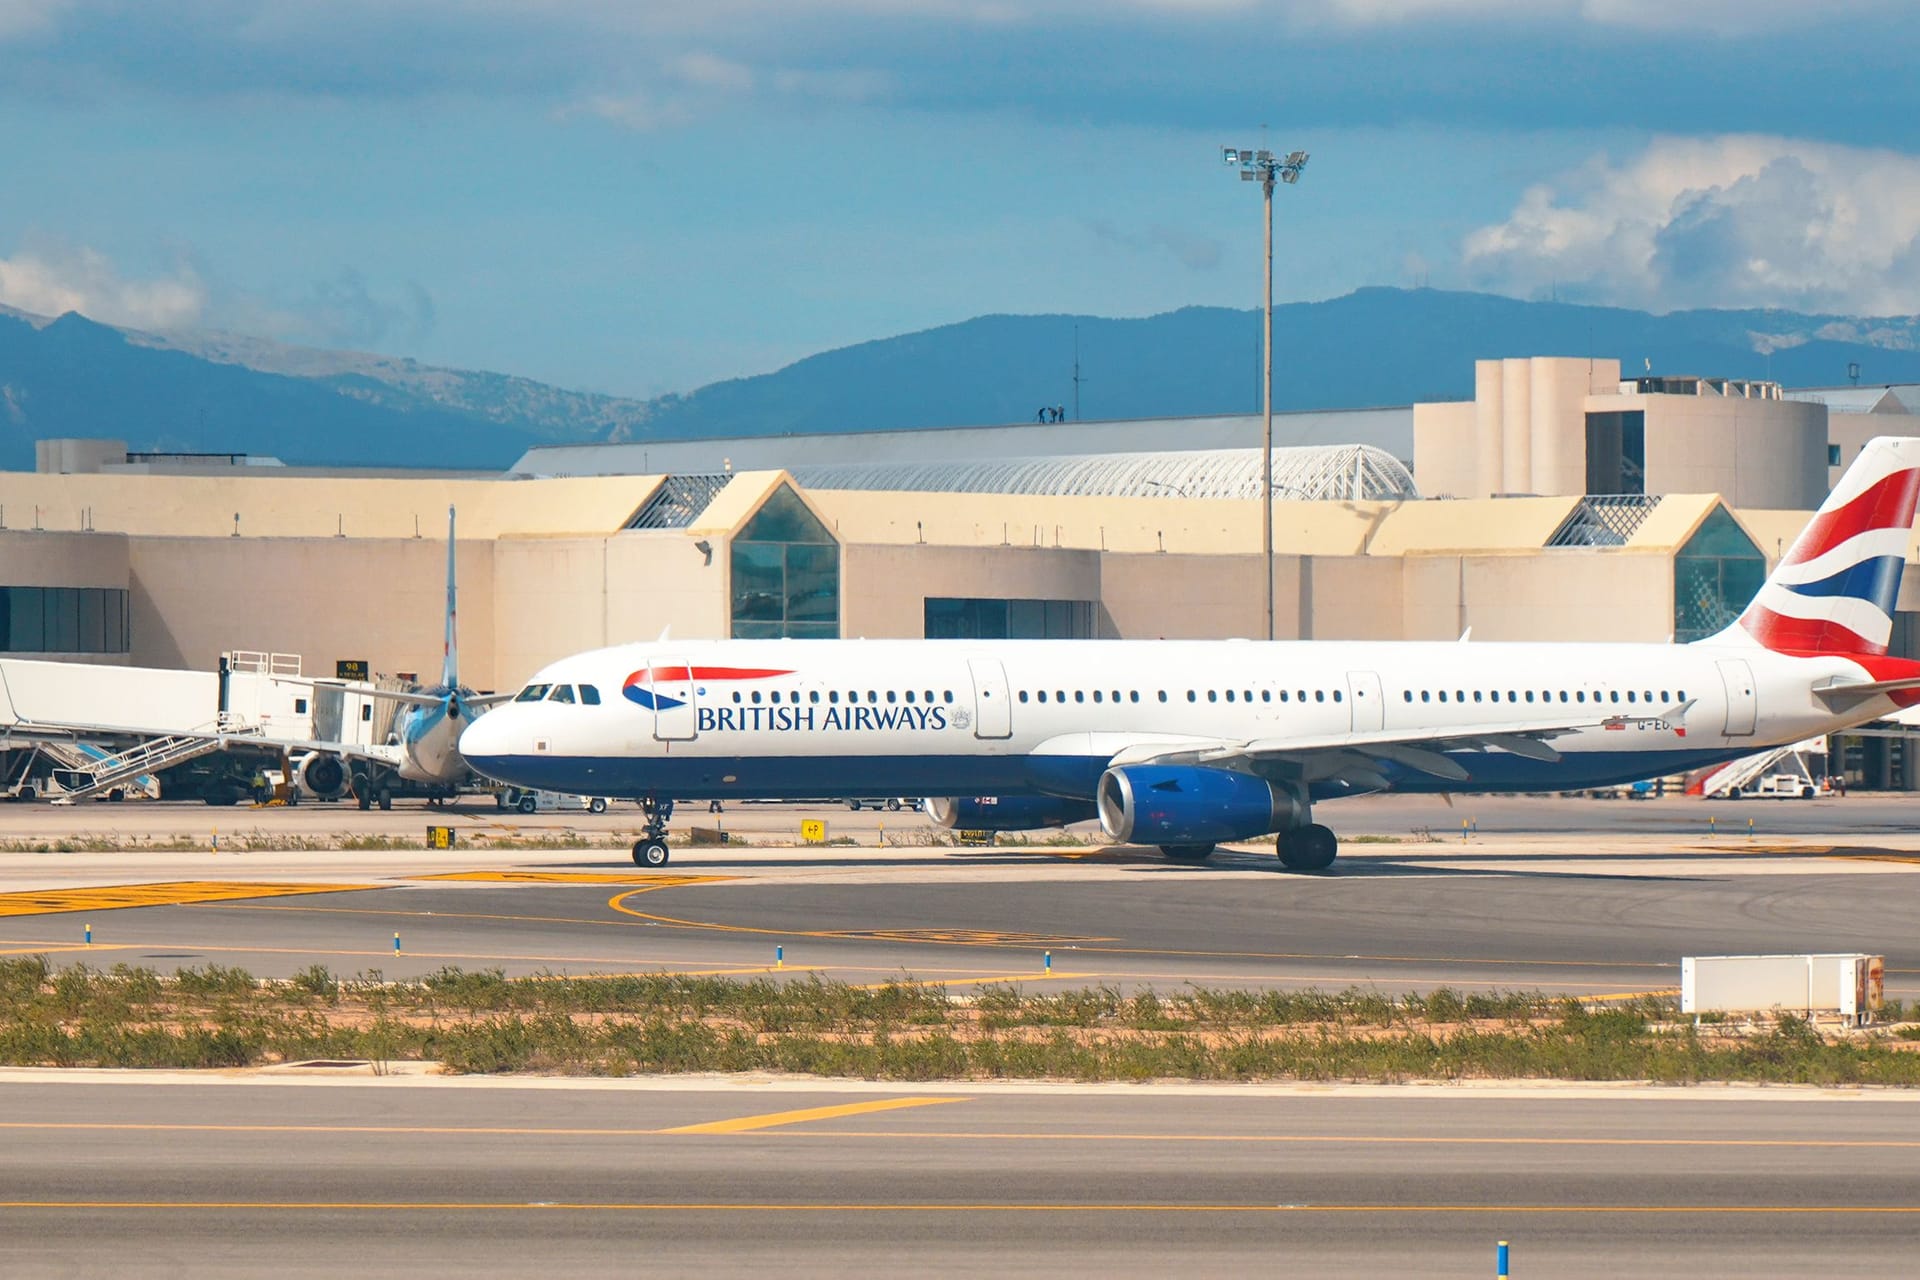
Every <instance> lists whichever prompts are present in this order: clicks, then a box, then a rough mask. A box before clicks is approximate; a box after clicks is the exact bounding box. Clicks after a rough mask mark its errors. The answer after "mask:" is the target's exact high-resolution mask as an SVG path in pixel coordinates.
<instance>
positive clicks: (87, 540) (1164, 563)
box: [0, 357, 1920, 786]
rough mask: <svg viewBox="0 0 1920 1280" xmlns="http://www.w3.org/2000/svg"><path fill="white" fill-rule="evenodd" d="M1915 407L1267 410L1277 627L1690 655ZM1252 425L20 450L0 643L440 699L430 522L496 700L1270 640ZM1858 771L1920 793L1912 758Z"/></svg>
mask: <svg viewBox="0 0 1920 1280" xmlns="http://www.w3.org/2000/svg"><path fill="white" fill-rule="evenodd" d="M1909 390H1910V389H1903V388H1886V389H1881V388H1865V389H1859V388H1842V389H1833V390H1827V391H1812V392H1786V391H1783V389H1782V388H1780V387H1779V386H1777V385H1775V384H1772V383H1766V382H1750V381H1737V380H1728V379H1716V378H1711V377H1652V376H1646V377H1638V378H1623V377H1622V375H1621V371H1620V368H1619V364H1618V362H1617V361H1611V360H1589V359H1585V358H1581V359H1561V358H1546V357H1536V358H1525V359H1509V360H1487V361H1481V362H1479V363H1478V365H1477V366H1476V369H1475V394H1474V398H1473V399H1472V400H1471V401H1460V402H1449V403H1434V404H1419V405H1412V406H1405V407H1400V408H1390V409H1379V410H1367V411H1359V412H1337V413H1306V414H1284V415H1279V416H1278V417H1276V419H1275V426H1274V438H1275V441H1276V443H1277V445H1278V446H1279V447H1278V448H1277V449H1276V453H1275V467H1274V473H1273V480H1272V482H1273V488H1272V497H1271V500H1272V503H1273V513H1274V546H1275V554H1274V556H1273V560H1272V564H1271V567H1270V572H1271V574H1272V578H1273V582H1274V587H1275V597H1276V609H1275V632H1276V635H1277V636H1278V637H1279V638H1281V639H1296V638H1298V639H1423V640H1453V639H1457V638H1459V637H1461V636H1462V635H1465V634H1467V633H1468V632H1469V631H1471V635H1472V639H1473V640H1509V639H1512V640H1519V639H1526V640H1554V639H1567V640H1572V639H1583V640H1640V641H1663V640H1666V639H1668V638H1669V637H1672V638H1673V639H1676V640H1681V641H1685V640H1692V639H1697V638H1699V637H1701V636H1704V635H1708V634H1711V633H1712V632H1714V631H1716V630H1718V629H1719V628H1720V627H1722V626H1724V625H1726V623H1727V622H1729V621H1730V620H1731V619H1732V618H1733V617H1734V616H1735V615H1736V614H1737V613H1738V612H1739V610H1740V609H1741V608H1742V607H1743V606H1744V605H1745V603H1746V602H1747V600H1748V599H1749V598H1750V597H1751V595H1752V594H1753V592H1754V591H1755V590H1756V589H1757V588H1758V586H1759V584H1760V582H1761V581H1762V579H1763V578H1764V577H1765V574H1766V572H1767V569H1768V567H1769V565H1770V564H1771V563H1772V562H1773V561H1774V560H1776V559H1777V558H1778V557H1779V556H1780V554H1781V553H1782V552H1783V550H1784V548H1785V547H1786V546H1787V545H1788V544H1789V543H1790V542H1791V541H1792V539H1793V537H1794V536H1795V535H1796V534H1797V533H1798V532H1799V530H1800V528H1801V527H1802V526H1803V525H1804V524H1805V522H1806V520H1807V519H1808V517H1809V515H1810V513H1811V512H1812V510H1813V509H1814V508H1815V507H1816V506H1817V505H1818V504H1819V502H1820V501H1821V500H1822V499H1823V498H1824V497H1825V495H1826V492H1827V489H1828V487H1829V484H1830V481H1831V479H1832V477H1833V476H1835V475H1837V474H1838V470H1839V469H1840V468H1843V467H1844V466H1845V464H1846V463H1847V462H1848V461H1850V460H1851V458H1852V456H1853V454H1855V453H1857V451H1858V449H1859V446H1860V445H1861V444H1862V443H1863V442H1864V441H1865V440H1866V439H1868V438H1870V437H1871V436H1873V435H1879V434H1902V433H1904V432H1906V431H1908V430H1910V429H1913V428H1920V419H1915V418H1914V417H1913V414H1912V413H1911V412H1910V408H1909V402H1908V395H1907V392H1908V391H1909ZM1909 423H1911V426H1909ZM1260 433H1261V423H1260V420H1259V419H1258V418H1257V417H1249V416H1240V417H1227V418H1206V419H1179V420H1156V421H1143V422H1125V423H1067V424H1058V425H1049V426H1040V425H1027V426H1007V427H978V428H959V429H939V430H929V431H892V432H868V433H847V434H841V435H822V436H806V437H771V438H766V439H758V438H740V439H733V440H718V441H711V440H710V441H679V442H665V443H662V442H648V443H644V444H642V443H623V444H609V445H570V446H556V447H552V448H542V449H535V450H532V451H530V452H529V453H528V454H527V455H526V456H525V457H523V458H522V459H521V460H520V461H519V462H518V463H517V464H516V465H515V466H514V467H513V468H511V469H510V471H509V472H508V473H506V474H504V475H495V476H476V475H449V474H429V473H415V474H405V473H379V474H370V473H357V472H352V471H331V472H329V471H318V470H314V469H307V468H300V467H281V466H274V465H259V463H260V461H261V460H258V459H248V458H245V457H244V456H242V455H218V456H216V457H213V458H205V457H201V458H182V457H177V456H174V457H169V456H162V455H128V454H127V453H126V452H125V450H124V449H116V448H115V447H114V446H112V445H111V444H110V443H107V442H98V441H82V442H73V441H44V442H42V443H41V448H40V467H39V469H38V470H37V471H35V472H30V473H29V472H13V473H0V551H3V552H4V555H5V563H6V565H7V570H6V572H5V575H4V577H5V581H4V583H0V642H3V644H4V652H6V653H7V654H9V655H11V656H20V657H40V658H45V657H54V658H71V659H77V660H82V661H88V662H117V663H127V664H132V665H137V666H149V667H166V668H186V669H194V670H207V669H210V668H211V667H212V666H213V665H214V664H215V663H216V662H217V661H218V657H219V655H220V654H221V653H222V652H225V651H228V650H233V649H252V650H263V651H273V652H277V653H287V654H298V655H300V657H301V658H302V660H303V662H304V664H305V669H306V670H307V671H308V672H309V673H325V672H328V671H331V670H332V669H333V667H334V664H335V663H336V662H337V661H342V660H361V661H365V662H367V663H368V664H370V667H371V669H372V670H374V671H376V672H380V673H385V674H388V675H406V674H410V673H419V674H425V675H428V676H429V677H431V675H432V674H433V673H435V672H437V669H438V666H439V653H440V647H441V634H440V632H441V617H442V614H441V591H442V580H443V566H444V557H445V547H444V538H445V534H446V518H447V509H448V508H449V507H450V506H451V507H456V508H458V511H459V541H458V549H457V551H458V554H457V559H458V565H459V573H460V587H461V611H460V644H461V670H462V675H463V677H464V678H465V680H466V681H467V682H468V683H470V684H472V685H474V686H475V687H478V688H482V689H487V688H506V687H511V686H513V685H516V684H518V683H520V682H521V681H523V680H524V679H525V677H526V676H527V675H529V674H530V673H531V672H532V671H534V670H535V669H537V668H538V667H539V666H541V665H543V664H544V663H546V662H548V661H551V660H552V659H554V658H557V657H560V656H562V655H564V654H567V653H571V652H576V651H578V650H581V649H587V648H592V647H596V646H600V645H606V644H615V643H621V642H626V641H636V640H652V639H654V638H656V637H658V636H659V635H661V634H662V633H663V632H666V633H670V634H671V635H673V636H675V637H678V638H683V639H697V638H703V637H725V636H737V637H780V636H788V637H794V638H807V637H832V636H838V637H848V638H852V637H863V636H864V637H875V638H878V637H920V636H926V637H956V638H994V637H1062V638H1065V637H1074V638H1101V637H1125V638H1149V639H1150V638H1154V637H1166V638H1176V637H1177V638H1209V637H1216V638H1217V637H1235V636H1241V637H1258V636H1263V635H1264V634H1265V631H1266V615H1265V592H1264V590H1263V587H1262V575H1263V573H1265V572H1268V571H1269V568H1268V566H1266V565H1265V564H1264V561H1263V556H1262V554H1261V512H1260V505H1259V503H1260V493H1261V472H1260V456H1261V455H1260V449H1259V447H1258V445H1259V442H1260ZM1409 464H1410V465H1409ZM1914 558H1915V557H1914V554H1913V552H1912V550H1911V548H1910V551H1909V560H1910V561H1911V560H1913V559H1914ZM1900 608H1901V613H1900V615H1899V617H1898V618H1897V620H1896V628H1895V636H1894V646H1895V649H1896V651H1898V652H1901V653H1904V654H1907V655H1909V656H1920V649H1917V648H1916V640H1917V639H1920V636H1917V635H1916V631H1915V628H1914V625H1913V623H1914V613H1915V612H1916V611H1917V610H1920V573H1914V572H1909V574H1908V575H1907V576H1906V578H1905V580H1904V581H1903V585H1902V591H1901V600H1900ZM1916 764H1917V765H1920V758H1916ZM1851 767H1852V769H1853V771H1854V773H1855V777H1854V781H1855V782H1856V783H1859V784H1863V785H1899V786H1920V777H1916V776H1914V773H1915V770H1913V769H1909V768H1908V764H1907V750H1906V744H1905V742H1904V741H1903V740H1901V739H1898V738H1892V739H1871V740H1867V741H1865V743H1864V745H1862V746H1859V747H1857V748H1856V749H1855V751H1854V753H1853V761H1852V766H1851Z"/></svg>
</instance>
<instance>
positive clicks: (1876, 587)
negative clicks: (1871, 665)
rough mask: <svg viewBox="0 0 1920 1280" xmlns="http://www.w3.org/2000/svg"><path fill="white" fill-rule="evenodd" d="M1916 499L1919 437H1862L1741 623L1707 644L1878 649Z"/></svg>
mask: <svg viewBox="0 0 1920 1280" xmlns="http://www.w3.org/2000/svg"><path fill="white" fill-rule="evenodd" d="M1917 498H1920V439H1911V438H1901V437H1892V436H1880V437H1877V438H1875V439H1873V440H1870V441H1868V442H1867V445H1866V447H1865V448H1863V449H1862V450H1861V451H1860V456H1859V457H1858V458H1856V459H1855V460H1854V463H1853V465H1852V466H1850V467H1848V468H1847V470H1846V474H1844V475H1842V476H1841V477H1840V482H1839V483H1838V484H1837V485H1835V486H1834V490H1833V492H1832V493H1831V494H1830V495H1828V497H1827V500H1826V502H1824V503H1823V504H1821V507H1820V510H1819V511H1818V512H1817V513H1816V514H1815V515H1814V517H1813V520H1812V522H1811V523H1809V524H1808V525H1807V527H1806V528H1805V529H1804V530H1802V531H1801V533H1800V536H1799V537H1798V538H1796V539H1794V543H1793V546H1792V547H1790V548H1789V549H1788V551H1787V554H1786V555H1785V556H1784V557H1783V558H1782V559H1781V561H1780V563H1779V565H1778V566H1777V567H1776V568H1775V569H1774V571H1773V573H1772V575H1771V576H1769V577H1768V578H1767V581H1766V584H1765V585H1764V586H1762V587H1761V588H1760V593H1759V594H1758V595H1756V596H1754V598H1753V602H1752V603H1751V604H1749V605H1748V606H1747V608H1746V612H1744V613H1742V614H1741V615H1740V619H1739V621H1737V622H1735V623H1734V624H1733V625H1732V626H1731V627H1728V628H1727V629H1726V630H1725V631H1722V632H1721V633H1720V634H1719V635H1716V636H1713V637H1711V638H1710V639H1708V640H1707V641H1704V642H1703V643H1707V644H1745V645H1759V646H1761V647H1763V648H1767V649H1772V650H1775V651H1777V652H1781V653H1830V654H1845V655H1853V656H1862V657H1869V656H1879V655H1882V654H1885V653H1886V651H1887V642H1888V640H1889V639H1891V638H1892V634H1893V610H1894V601H1895V599H1896V597H1898V595H1899V594H1900V571H1901V569H1902V568H1904V567H1905V565H1906V562H1907V544H1908V541H1909V539H1910V538H1911V536H1912V533H1911V531H1912V528H1913V513H1914V504H1915V501H1916V499H1917Z"/></svg>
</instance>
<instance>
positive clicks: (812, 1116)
mask: <svg viewBox="0 0 1920 1280" xmlns="http://www.w3.org/2000/svg"><path fill="white" fill-rule="evenodd" d="M966 1101H968V1099H966V1098H876V1099H874V1100H873V1101H871V1102H847V1103H842V1104H841V1105H839V1106H837V1107H806V1108H803V1109H802V1110H799V1111H773V1112H769V1113H768V1114H766V1115H759V1116H739V1117H737V1118H735V1119H732V1120H710V1121H708V1122H707V1123H705V1124H688V1125H681V1126H680V1127H679V1128H676V1129H662V1130H660V1132H661V1133H676V1134H678V1133H748V1132H751V1131H753V1130H755V1129H772V1128H776V1127H778V1126H780V1125H785V1124H805V1123H807V1122H808V1121H810V1120H837V1119H839V1118H840V1117H841V1116H864V1115H872V1114H873V1113H875V1112H877V1111H899V1110H901V1109H902V1108H904V1107H935V1106H939V1105H940V1104H941V1103H944V1102H966Z"/></svg>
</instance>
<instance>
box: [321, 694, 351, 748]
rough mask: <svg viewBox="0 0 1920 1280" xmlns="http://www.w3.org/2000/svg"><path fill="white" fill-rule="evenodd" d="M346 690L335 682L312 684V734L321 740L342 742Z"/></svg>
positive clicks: (343, 739)
mask: <svg viewBox="0 0 1920 1280" xmlns="http://www.w3.org/2000/svg"><path fill="white" fill-rule="evenodd" d="M346 699H347V691H346V690H345V689H343V688H341V687H340V686H339V685H337V684H316V685H314V686H313V736H314V737H316V738H318V739H320V741H322V742H343V741H345V738H344V737H343V736H342V735H343V733H344V732H345V729H346V725H345V723H344V720H345V718H346Z"/></svg>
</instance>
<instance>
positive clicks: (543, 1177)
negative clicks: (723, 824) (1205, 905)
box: [0, 1072, 1920, 1277]
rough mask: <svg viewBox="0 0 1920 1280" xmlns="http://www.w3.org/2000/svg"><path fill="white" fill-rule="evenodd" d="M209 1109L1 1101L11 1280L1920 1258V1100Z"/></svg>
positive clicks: (1894, 1261) (125, 1094)
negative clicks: (1506, 1244)
mask: <svg viewBox="0 0 1920 1280" xmlns="http://www.w3.org/2000/svg"><path fill="white" fill-rule="evenodd" d="M309 1074H310V1075H317V1074H322V1073H319V1072H311V1073H309ZM177 1079H178V1077H158V1078H153V1077H148V1078H140V1079H136V1080H129V1079H127V1078H125V1077H124V1076H118V1073H104V1074H103V1075H102V1076H95V1077H87V1076H84V1075H83V1076H78V1077H76V1076H75V1075H74V1074H66V1075H56V1074H53V1073H48V1074H47V1075H46V1076H44V1077H41V1078H37V1079H35V1078H32V1073H25V1072H9V1073H5V1075H4V1077H0V1116H4V1117H6V1119H5V1120H4V1121H0V1130H3V1131H4V1137H5V1141H4V1142H0V1220H3V1221H4V1222H5V1224H6V1230H5V1231H4V1232H0V1272H4V1273H5V1274H8V1275H23V1274H33V1275H42V1274H49V1275H50V1274H59V1275H102V1276H105V1275H112V1276H122V1275H127V1274H138V1275H142V1276H194V1277H202V1276H228V1275H255V1274H262V1273H267V1272H271V1273H273V1274H276V1275H288V1276H305V1275H321V1274H327V1275H339V1274H362V1275H395V1274H418V1275H425V1276H438V1275H508V1274H511V1275H527V1274H549V1275H552V1274H560V1275H565V1274H583V1273H593V1274H598V1273H611V1272H619V1273H620V1274H635V1273H638V1272H645V1273H647V1274H659V1275H690V1274H695V1273H704V1274H714V1273H722V1274H735V1273H742V1272H746V1271H749V1270H752V1271H755V1272H764V1273H765V1274H770V1275H824V1274H848V1273H850V1272H853V1271H854V1269H856V1268H886V1269H888V1270H890V1271H911V1272H914V1273H935V1274H969V1275H980V1274H989V1275H991V1274H1007V1275H1041V1274H1046V1275H1058V1274H1063V1273H1064V1274H1116V1275H1161V1274H1168V1273H1170V1272H1174V1271H1176V1270H1177V1271H1180V1272H1183V1273H1186V1274H1251V1273H1255V1272H1258V1273H1261V1274H1314V1275H1363V1274H1364V1275H1421V1276H1440V1277H1444V1276H1463V1277H1465V1276H1474V1277H1479V1276H1489V1275H1492V1274H1493V1262H1494V1247H1495V1243H1496V1241H1498V1240H1502V1239H1505V1240H1508V1241H1510V1242H1511V1247H1512V1259H1513V1270H1512V1274H1513V1275H1514V1276H1515V1277H1527V1276H1549V1275H1551V1276H1562V1277H1564V1276H1606V1277H1611V1276H1617V1275H1627V1274H1662V1275H1670V1274H1685V1275H1689V1276H1695V1277H1711V1276H1750V1275H1761V1274H1766V1275H1787V1274H1819V1275H1829V1276H1832V1275H1874V1276H1883V1275H1897V1274H1905V1273H1907V1272H1909V1271H1910V1270H1911V1266H1912V1241H1913V1239H1914V1238H1915V1232H1916V1230H1917V1229H1920V1174H1916V1172H1915V1170H1916V1168H1920V1099H1916V1098H1914V1097H1912V1096H1910V1095H1899V1094H1871V1093H1859V1094H1852V1095H1839V1096H1836V1095H1831V1094H1829V1095H1815V1094H1812V1093H1810V1092H1808V1091H1800V1090H1793V1089H1779V1090H1741V1089H1698V1090H1684V1091H1683V1090H1656V1091H1647V1090H1641V1091H1626V1090H1618V1089H1584V1090H1583V1089H1566V1088H1560V1089H1533V1090H1519V1089H1512V1090H1474V1089H1459V1088H1427V1089H1415V1090H1388V1089H1349V1090H1341V1089H1315V1090H1303V1089H1252V1088H1238V1089H1236V1088H1213V1089H1173V1088H1156V1087H1153V1086H1134V1087H1087V1088H1078V1087H1073V1086H1053V1087H1049V1086H1024V1087H1005V1086H1001V1087H995V1086H974V1087H935V1088H920V1089H900V1088H891V1087H887V1088H882V1087H863V1086H858V1085H852V1086H845V1087H839V1088H835V1087H830V1086H829V1087H822V1086H818V1085H792V1084H788V1085H782V1084H779V1083H776V1082H769V1081H760V1082H750V1083H747V1084H724V1083H716V1082H702V1081H692V1082H679V1083H675V1084H672V1085H668V1086H665V1087H662V1086H661V1085H659V1084H654V1085H647V1084H640V1085H621V1084H612V1083H605V1082H603V1083H599V1084H596V1083H593V1082H557V1081H556V1082H546V1084H547V1087H525V1086H520V1085H508V1084H504V1083H499V1082H487V1081H474V1082H468V1081H438V1082H430V1081H421V1080H409V1079H395V1078H388V1079H372V1078H363V1079H360V1080H357V1081H354V1082H351V1083H349V1082H347V1081H342V1080H331V1081H323V1082H320V1083H315V1084H306V1083H300V1082H295V1081H292V1080H291V1079H290V1078H289V1077H288V1076H287V1075H284V1074H283V1075H282V1076H281V1077H280V1082H275V1081H274V1078H273V1077H272V1076H270V1075H262V1074H258V1073H256V1074H253V1075H250V1076H247V1077H244V1078H237V1079H227V1080H221V1081H218V1082H215V1083H175V1082H173V1081H175V1080H177Z"/></svg>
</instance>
